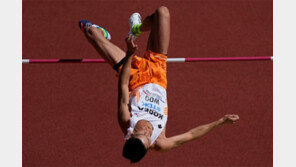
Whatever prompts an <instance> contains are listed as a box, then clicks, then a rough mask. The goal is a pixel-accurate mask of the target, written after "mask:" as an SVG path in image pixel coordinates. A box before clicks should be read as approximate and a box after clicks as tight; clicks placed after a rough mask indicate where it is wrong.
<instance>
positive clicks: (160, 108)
mask: <svg viewBox="0 0 296 167" xmlns="http://www.w3.org/2000/svg"><path fill="white" fill-rule="evenodd" d="M129 24H130V27H131V28H130V32H129V33H128V36H127V38H126V39H125V42H126V44H127V51H126V52H124V51H123V50H121V49H120V48H119V47H117V46H116V45H114V44H113V43H111V42H110V39H111V35H110V34H109V32H108V31H107V30H106V29H104V28H103V27H100V26H98V25H95V24H92V23H91V22H89V21H87V20H80V21H79V27H80V29H81V30H82V31H83V32H84V34H85V36H86V38H87V39H88V41H89V42H90V43H91V44H92V45H93V47H94V48H95V49H96V50H97V52H98V53H99V54H100V55H101V56H102V57H103V58H104V60H105V61H106V62H108V63H109V64H110V65H111V66H112V67H113V69H114V70H116V71H117V72H118V73H119V80H118V122H119V125H120V127H121V130H122V132H123V134H124V136H125V140H126V142H125V144H124V146H123V152H122V155H123V156H124V157H125V158H127V159H129V160H130V161H131V162H138V161H140V160H141V159H142V158H143V157H144V156H145V154H146V152H147V150H154V151H159V152H165V151H168V150H171V149H173V148H175V147H178V146H180V145H182V144H184V143H186V142H189V141H193V140H195V139H198V138H200V137H202V136H204V135H205V134H207V133H208V132H210V131H211V130H213V129H214V128H216V127H218V126H220V125H224V124H233V123H235V122H236V121H237V120H239V116H238V115H235V114H226V115H225V116H223V117H222V118H220V119H218V120H216V121H214V122H211V123H209V124H205V125H200V126H197V127H195V128H193V129H191V130H189V131H187V132H185V133H182V134H179V135H176V136H173V137H166V135H165V131H166V122H167V119H168V103H167V93H166V89H167V76H166V74H167V64H166V63H167V62H166V60H167V55H168V48H169V42H170V13H169V10H168V8H167V7H164V6H161V7H159V8H157V9H156V11H155V12H154V13H153V14H151V15H149V16H147V17H146V18H145V19H144V20H143V23H142V22H141V16H140V14H139V13H134V14H132V15H131V17H130V19H129ZM148 31H150V35H149V39H148V44H147V49H146V52H145V53H144V57H138V56H137V55H135V52H136V51H137V50H138V46H137V45H136V44H135V43H134V40H135V39H136V38H137V37H138V36H139V35H140V34H141V33H143V32H148Z"/></svg>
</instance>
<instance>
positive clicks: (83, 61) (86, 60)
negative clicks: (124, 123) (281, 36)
mask: <svg viewBox="0 0 296 167" xmlns="http://www.w3.org/2000/svg"><path fill="white" fill-rule="evenodd" d="M258 60H271V61H272V60H273V57H272V56H263V57H206V58H168V59H167V62H168V63H185V62H209V61H258ZM22 63H23V64H26V63H106V61H105V60H104V59H22Z"/></svg>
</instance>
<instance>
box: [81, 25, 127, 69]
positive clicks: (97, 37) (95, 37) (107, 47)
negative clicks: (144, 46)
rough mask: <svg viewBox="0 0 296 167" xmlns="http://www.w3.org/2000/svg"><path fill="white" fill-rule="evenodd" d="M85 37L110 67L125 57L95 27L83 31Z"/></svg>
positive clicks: (122, 52)
mask: <svg viewBox="0 0 296 167" xmlns="http://www.w3.org/2000/svg"><path fill="white" fill-rule="evenodd" d="M85 36H86V38H87V40H88V41H89V42H90V43H91V44H92V45H93V46H94V48H95V49H96V50H97V51H98V53H99V54H100V55H101V56H102V57H103V58H104V60H105V61H106V62H108V63H109V64H110V65H111V66H112V67H113V66H114V65H116V64H117V63H119V62H120V61H121V60H122V59H123V58H124V57H125V52H124V51H123V50H121V49H120V48H119V47H117V46H116V45H114V44H113V43H111V42H110V41H109V40H107V39H106V38H105V37H104V33H103V31H102V30H100V29H98V28H96V27H88V28H87V29H86V31H85Z"/></svg>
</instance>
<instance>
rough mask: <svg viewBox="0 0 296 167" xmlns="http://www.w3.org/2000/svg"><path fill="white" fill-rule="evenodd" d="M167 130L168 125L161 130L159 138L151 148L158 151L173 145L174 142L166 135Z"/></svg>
mask: <svg viewBox="0 0 296 167" xmlns="http://www.w3.org/2000/svg"><path fill="white" fill-rule="evenodd" d="M165 131H166V127H165V128H164V130H163V131H162V132H161V134H160V135H159V136H158V138H157V139H156V141H155V142H154V144H153V145H152V146H151V147H150V149H151V150H153V151H158V152H164V151H167V150H166V149H165V148H167V147H168V145H171V144H172V143H171V142H170V140H169V139H168V138H167V137H166V135H165Z"/></svg>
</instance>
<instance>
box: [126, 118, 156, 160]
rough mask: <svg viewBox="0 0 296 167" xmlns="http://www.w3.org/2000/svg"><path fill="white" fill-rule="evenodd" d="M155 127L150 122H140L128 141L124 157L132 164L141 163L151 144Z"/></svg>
mask: <svg viewBox="0 0 296 167" xmlns="http://www.w3.org/2000/svg"><path fill="white" fill-rule="evenodd" d="M152 131H153V127H152V125H151V123H150V122H148V121H145V120H141V121H138V122H137V124H136V126H135V128H134V131H133V133H132V135H131V137H130V138H129V139H128V140H127V141H126V143H125V145H124V147H123V151H122V155H123V156H124V157H125V158H127V159H129V160H131V162H132V163H134V162H138V161H140V160H141V159H142V158H143V157H144V156H145V154H146V152H147V150H148V148H149V147H150V144H151V134H152Z"/></svg>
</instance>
